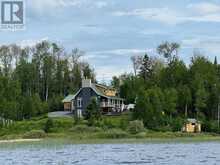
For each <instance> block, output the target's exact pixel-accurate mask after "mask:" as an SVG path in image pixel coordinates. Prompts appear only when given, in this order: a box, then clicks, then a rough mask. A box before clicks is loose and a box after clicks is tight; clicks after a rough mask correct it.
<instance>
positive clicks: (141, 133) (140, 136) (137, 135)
mask: <svg viewBox="0 0 220 165" xmlns="http://www.w3.org/2000/svg"><path fill="white" fill-rule="evenodd" d="M146 135H147V134H146V132H140V133H138V134H136V135H135V137H136V138H140V139H141V138H145V137H146Z"/></svg>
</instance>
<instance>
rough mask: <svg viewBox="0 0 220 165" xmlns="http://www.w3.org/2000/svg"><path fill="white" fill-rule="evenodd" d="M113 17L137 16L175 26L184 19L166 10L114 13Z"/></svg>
mask: <svg viewBox="0 0 220 165" xmlns="http://www.w3.org/2000/svg"><path fill="white" fill-rule="evenodd" d="M113 15H115V16H137V17H141V18H143V19H145V20H152V21H154V20H155V21H159V22H162V23H167V24H176V23H179V22H182V20H183V19H184V18H181V16H178V13H177V12H175V11H172V10H170V9H168V8H143V9H134V10H131V11H116V12H114V13H113Z"/></svg>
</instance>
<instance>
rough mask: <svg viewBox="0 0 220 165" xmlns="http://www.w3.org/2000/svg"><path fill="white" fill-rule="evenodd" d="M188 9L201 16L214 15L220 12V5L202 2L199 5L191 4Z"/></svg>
mask: <svg viewBox="0 0 220 165" xmlns="http://www.w3.org/2000/svg"><path fill="white" fill-rule="evenodd" d="M187 8H189V9H191V10H193V11H195V12H197V13H200V14H202V15H203V14H213V13H217V12H220V5H217V4H213V3H208V2H202V3H197V4H189V5H188V6H187Z"/></svg>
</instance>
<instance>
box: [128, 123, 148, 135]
mask: <svg viewBox="0 0 220 165" xmlns="http://www.w3.org/2000/svg"><path fill="white" fill-rule="evenodd" d="M144 130H145V129H144V123H143V121H140V120H135V121H131V122H129V125H128V131H129V132H130V133H131V134H137V133H140V132H143V131H144Z"/></svg>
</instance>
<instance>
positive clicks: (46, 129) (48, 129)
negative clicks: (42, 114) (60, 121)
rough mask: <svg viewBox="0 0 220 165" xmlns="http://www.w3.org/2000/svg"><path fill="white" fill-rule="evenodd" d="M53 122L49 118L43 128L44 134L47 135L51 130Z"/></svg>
mask: <svg viewBox="0 0 220 165" xmlns="http://www.w3.org/2000/svg"><path fill="white" fill-rule="evenodd" d="M53 125H54V124H53V120H52V119H51V118H49V119H47V121H46V123H45V127H44V131H45V132H46V133H49V132H50V131H51V128H52V127H53Z"/></svg>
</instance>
